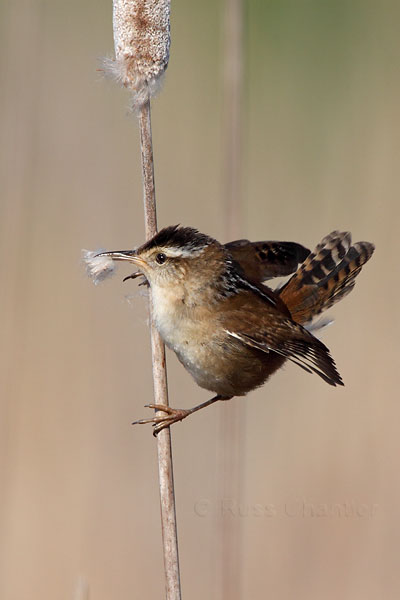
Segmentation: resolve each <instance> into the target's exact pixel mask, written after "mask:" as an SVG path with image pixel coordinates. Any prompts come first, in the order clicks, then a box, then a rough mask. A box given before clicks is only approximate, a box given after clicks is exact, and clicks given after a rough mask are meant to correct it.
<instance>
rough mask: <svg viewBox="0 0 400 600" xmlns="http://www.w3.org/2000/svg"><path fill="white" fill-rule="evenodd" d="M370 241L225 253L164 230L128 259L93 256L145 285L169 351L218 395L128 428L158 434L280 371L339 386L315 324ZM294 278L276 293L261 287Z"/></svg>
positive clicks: (256, 245)
mask: <svg viewBox="0 0 400 600" xmlns="http://www.w3.org/2000/svg"><path fill="white" fill-rule="evenodd" d="M374 249H375V247H374V245H373V244H371V243H370V242H357V243H354V244H352V239H351V234H350V233H349V232H339V231H333V232H332V233H330V234H329V235H327V236H325V237H324V238H323V239H322V241H321V242H320V243H319V244H318V245H317V246H316V248H315V250H314V251H313V252H310V250H309V249H308V248H306V247H304V246H302V245H301V244H297V243H295V242H279V241H261V242H250V241H249V240H236V241H233V242H229V243H227V244H221V243H220V242H218V241H217V240H216V239H214V238H212V237H210V236H208V235H206V234H203V233H200V232H199V231H198V230H197V229H194V228H192V227H183V226H179V225H174V226H169V227H165V228H163V229H161V230H160V231H159V232H158V233H157V234H156V235H155V236H154V237H153V238H151V239H150V240H148V241H146V242H145V243H144V244H143V245H141V246H140V247H138V248H136V249H133V250H118V251H110V252H101V253H99V254H98V255H97V256H98V257H107V259H112V260H113V261H127V262H130V263H133V264H134V265H135V268H136V271H135V272H133V273H132V274H131V275H129V276H128V277H125V280H128V279H136V278H137V277H142V278H143V279H142V283H144V284H146V285H148V286H150V288H151V296H152V304H153V319H154V322H155V325H156V327H157V329H158V331H159V333H160V335H161V338H162V339H163V341H164V342H165V344H166V345H167V346H168V347H169V348H170V349H171V350H173V351H174V352H175V354H176V356H177V357H178V359H179V361H180V362H181V363H182V365H183V366H184V367H185V368H186V369H187V371H188V372H189V373H190V374H191V375H192V377H193V378H194V380H195V381H196V383H197V384H198V385H199V386H200V387H202V388H205V389H206V390H208V391H210V392H213V394H215V395H214V396H213V397H212V398H211V399H210V400H207V401H206V402H203V403H201V404H199V405H197V406H194V407H193V408H190V409H177V408H172V407H170V406H166V405H164V404H148V405H146V406H147V407H150V408H154V409H156V410H157V411H162V412H163V413H164V414H160V412H157V413H156V416H154V417H152V418H148V419H140V420H138V421H135V422H134V424H147V423H150V424H152V425H153V428H154V429H153V433H154V435H157V434H158V433H159V432H160V431H161V430H162V429H164V428H165V427H168V426H170V425H172V424H173V423H175V422H177V421H182V420H183V419H185V418H186V417H187V416H189V415H190V414H193V413H194V412H196V411H198V410H200V409H203V408H205V407H206V406H209V405H211V404H213V403H215V402H217V401H220V400H230V399H231V398H233V397H234V396H245V395H246V394H248V393H249V392H251V391H252V390H254V389H256V388H258V387H260V386H261V385H263V384H264V383H265V382H266V381H267V380H268V379H269V377H270V376H271V375H272V374H273V373H275V372H276V371H278V370H279V369H280V368H281V367H282V366H283V364H284V363H285V362H287V361H291V362H292V363H294V364H296V365H297V366H299V367H301V368H302V369H303V370H305V371H307V372H309V373H316V374H317V375H319V376H320V377H321V378H322V379H323V380H324V381H325V382H327V383H328V384H330V385H332V386H341V385H343V380H342V378H341V376H340V374H339V372H338V370H337V368H336V365H335V362H334V360H333V358H332V356H331V354H330V351H329V349H328V348H327V347H326V346H325V345H324V344H323V343H322V342H321V341H320V340H319V339H318V338H317V337H316V336H315V335H314V333H313V331H314V329H313V326H312V323H313V320H314V319H315V317H317V316H318V315H319V314H320V313H322V312H323V311H325V310H326V309H328V308H330V307H331V306H333V305H334V304H335V303H336V302H338V301H339V300H341V299H342V298H344V297H345V296H346V295H347V294H348V293H349V292H351V290H352V289H353V287H354V283H355V278H356V277H357V275H358V274H359V273H360V271H361V268H362V266H363V265H364V264H365V263H366V262H367V261H368V260H369V259H370V258H371V256H372V254H373V252H374ZM288 275H290V277H289V279H288V280H287V282H286V283H285V284H283V285H281V286H280V287H277V288H276V289H272V288H271V287H269V286H267V285H266V284H265V281H268V280H269V279H272V278H274V277H279V276H288Z"/></svg>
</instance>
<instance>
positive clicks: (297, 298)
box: [279, 231, 375, 324]
mask: <svg viewBox="0 0 400 600" xmlns="http://www.w3.org/2000/svg"><path fill="white" fill-rule="evenodd" d="M374 250H375V247H374V245H373V244H370V243H369V242H357V243H356V244H353V245H351V234H350V233H348V232H345V233H341V232H338V231H333V232H332V233H330V234H329V235H327V236H326V237H324V239H323V240H322V241H321V243H319V244H318V246H317V247H316V248H315V250H314V252H312V253H311V254H309V256H308V257H307V258H306V259H305V261H304V262H303V263H302V264H301V265H300V267H299V268H298V270H297V271H296V273H295V274H294V275H293V276H292V277H291V278H290V279H289V281H288V282H287V283H286V285H285V286H284V287H283V288H281V290H280V292H279V293H280V296H281V298H282V300H283V301H284V302H285V304H286V306H287V307H288V309H289V311H290V314H291V316H292V319H293V320H294V321H296V322H297V323H300V324H306V323H309V322H311V321H312V319H313V318H314V317H316V316H317V315H319V314H320V313H321V312H322V311H324V310H326V309H327V308H330V307H331V306H333V304H335V302H338V301H339V300H341V299H342V298H344V297H345V296H347V294H348V293H349V292H351V290H352V289H353V287H354V283H355V281H354V280H355V278H356V277H357V275H358V274H359V272H360V271H361V268H362V266H363V265H364V264H365V263H366V262H367V260H369V259H370V258H371V256H372V253H373V252H374Z"/></svg>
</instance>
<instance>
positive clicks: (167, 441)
mask: <svg viewBox="0 0 400 600" xmlns="http://www.w3.org/2000/svg"><path fill="white" fill-rule="evenodd" d="M139 127H140V145H141V152H142V174H143V197H144V220H145V231H146V239H150V238H152V237H153V236H154V235H155V234H156V233H157V212H156V195H155V184H154V161H153V142H152V134H151V114H150V100H148V101H147V102H146V103H145V104H144V105H143V106H142V107H141V108H140V110H139ZM149 309H150V335H151V356H152V365H153V386H154V402H155V404H166V405H168V388H167V371H166V366H165V348H164V344H163V342H162V340H161V337H160V334H159V333H158V331H157V329H156V327H155V325H154V321H153V316H152V315H153V307H152V298H151V290H150V301H149ZM159 414H160V415H161V414H163V413H162V412H160V413H159ZM157 454H158V477H159V485H160V508H161V527H162V539H163V552H164V571H165V587H166V598H167V600H180V598H181V587H180V576H179V555H178V535H177V528H176V510H175V490H174V474H173V462H172V448H171V433H170V429H169V427H167V428H166V429H163V430H162V431H160V433H159V434H158V436H157Z"/></svg>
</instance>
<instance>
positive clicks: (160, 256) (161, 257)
mask: <svg viewBox="0 0 400 600" xmlns="http://www.w3.org/2000/svg"><path fill="white" fill-rule="evenodd" d="M166 260H167V257H166V256H165V254H164V253H163V252H159V253H158V254H157V256H156V261H157V262H158V264H159V265H163V264H164V263H165V261H166Z"/></svg>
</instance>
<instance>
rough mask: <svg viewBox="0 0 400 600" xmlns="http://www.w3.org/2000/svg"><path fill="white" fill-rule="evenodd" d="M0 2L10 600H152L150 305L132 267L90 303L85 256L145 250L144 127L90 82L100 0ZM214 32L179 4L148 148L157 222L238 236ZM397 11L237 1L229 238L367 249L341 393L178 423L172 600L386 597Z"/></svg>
mask: <svg viewBox="0 0 400 600" xmlns="http://www.w3.org/2000/svg"><path fill="white" fill-rule="evenodd" d="M0 7H1V8H0V20H1V24H0V28H1V30H0V50H1V51H0V65H1V82H2V84H1V95H0V102H1V111H0V119H1V140H0V148H1V167H0V169H1V204H0V211H1V212H0V245H1V251H0V264H1V288H0V290H1V312H0V319H1V321H0V322H1V337H0V340H1V343H0V377H1V390H2V391H1V420H0V477H1V479H0V490H1V493H0V532H1V533H0V598H1V599H2V600H28V599H29V600H39V599H40V600H47V599H50V598H57V599H58V600H67V599H73V600H88V599H89V598H90V599H96V600H106V599H107V600H109V599H110V598H112V599H113V600H125V599H128V598H149V599H153V598H162V597H163V596H164V582H163V565H162V551H161V534H160V519H159V497H158V480H157V462H156V444H155V441H154V439H153V437H152V435H151V431H150V428H147V427H142V428H140V427H138V428H132V426H131V421H132V420H134V419H137V418H140V417H144V416H146V409H144V408H143V405H144V404H146V403H148V402H149V401H151V399H152V379H151V365H150V348H149V336H148V329H147V309H146V300H145V299H144V298H143V297H142V293H141V292H140V291H139V290H142V289H143V288H138V287H137V284H136V283H135V282H134V281H128V282H127V283H124V284H123V283H122V277H123V276H125V275H127V274H129V273H130V270H129V267H126V268H120V269H119V270H118V272H117V275H116V276H115V277H114V278H113V279H112V280H109V281H107V282H105V283H104V284H103V285H101V286H98V287H95V286H93V285H92V283H91V282H90V281H89V280H88V279H87V277H86V275H85V273H84V271H83V269H82V267H81V264H80V252H81V248H89V249H95V248H98V247H105V248H108V249H119V248H129V247H133V246H135V245H137V244H139V243H141V242H142V241H143V235H144V234H143V213H142V183H141V172H140V154H139V136H138V127H137V122H136V118H135V117H134V116H132V115H130V114H129V110H128V105H129V98H128V95H127V93H126V92H125V91H124V90H121V89H118V87H117V86H115V85H114V84H112V83H110V82H107V81H105V80H104V79H103V78H102V76H101V73H99V72H98V71H96V69H98V68H99V62H98V59H99V57H102V56H105V55H112V54H113V40H112V23H111V17H112V4H111V1H107V2H106V1H103V0H101V1H100V0H96V1H94V0H87V1H86V2H78V1H77V0H70V2H61V1H60V0H52V1H51V2H50V1H47V0H20V1H19V2H11V1H10V0H8V1H7V0H3V1H2V2H1V5H0ZM223 15H224V10H223V4H222V2H216V1H215V0H203V1H202V2H187V1H183V0H174V1H173V2H172V20H171V26H172V47H171V59H170V66H169V68H168V72H167V76H166V79H165V84H164V88H163V91H162V92H161V94H160V95H159V96H158V97H157V98H156V99H155V101H154V103H153V133H154V151H155V168H156V187H157V198H158V216H159V225H160V226H164V225H168V224H175V223H181V224H185V225H192V226H195V227H197V228H199V229H200V230H201V231H204V232H206V233H208V234H211V235H213V236H215V237H216V238H218V239H220V240H221V241H227V240H226V220H227V215H226V207H225V206H224V203H223V201H222V197H223V188H224V177H223V165H224V135H225V134H224V126H223V123H224V115H225V108H226V107H225V100H224V96H223V85H222V81H223V77H222V71H223V47H224V43H223V34H222V32H223V22H222V21H223ZM399 18H400V5H399V3H398V2H394V1H393V2H392V1H390V0H383V1H382V2H379V3H377V2H375V1H374V0H331V1H326V2H321V1H320V0H299V1H298V2H292V1H289V0H249V1H248V2H246V3H245V25H244V28H245V39H244V88H243V118H244V125H243V146H242V192H243V194H242V197H243V202H242V212H241V217H240V222H239V229H240V232H239V235H240V237H248V238H250V239H253V240H260V239H282V240H294V241H298V242H301V243H303V244H305V245H307V246H308V247H313V246H314V245H315V244H316V243H317V242H318V241H319V240H320V239H321V238H322V237H323V236H324V235H325V234H327V233H328V232H330V231H331V230H333V229H345V230H347V229H349V230H351V231H352V233H353V238H354V239H355V240H359V239H361V240H364V239H365V240H369V241H372V242H374V243H375V244H376V246H377V250H376V253H375V255H374V257H373V259H372V260H371V262H370V263H368V264H367V265H366V267H365V269H364V271H363V273H362V274H361V276H360V277H359V279H358V280H357V285H356V289H355V290H354V292H353V293H352V294H351V296H350V297H349V298H346V299H345V300H344V301H343V303H341V304H340V305H337V306H335V307H334V309H333V310H331V312H330V314H331V315H332V316H334V318H335V325H334V326H333V327H330V328H329V329H328V330H327V331H326V333H325V334H324V336H323V341H324V342H325V343H327V344H328V346H329V347H330V349H331V351H332V354H333V356H334V358H335V360H336V362H337V365H338V368H339V371H340V372H341V374H342V376H343V379H344V381H345V384H346V387H344V388H343V389H338V388H336V389H335V388H331V387H329V386H327V385H326V384H325V383H324V382H323V381H322V380H321V379H320V378H318V377H316V376H311V375H308V374H306V373H304V372H303V371H301V370H300V369H298V368H296V367H295V366H293V365H287V366H286V367H285V368H284V369H282V370H281V371H280V372H279V373H277V374H276V375H275V376H274V377H273V378H272V379H271V381H270V382H269V383H268V384H267V385H266V386H264V387H263V388H262V389H260V390H258V391H257V392H254V393H251V394H250V395H249V396H248V397H246V398H245V399H243V398H242V399H234V400H232V401H230V403H227V406H226V407H222V406H214V407H211V408H209V409H207V410H205V411H202V412H200V413H199V414H197V415H196V416H193V417H192V418H190V419H188V420H187V421H185V422H184V423H182V424H177V425H175V426H174V428H173V451H174V469H175V480H176V498H177V516H178V527H179V546H180V554H181V575H182V589H183V597H184V598H191V599H192V600H198V599H202V598H210V599H212V600H220V599H223V600H225V599H226V598H228V597H229V598H233V599H236V598H241V599H254V600H259V599H264V598H266V597H271V598H274V599H276V600H291V599H293V598H297V599H299V600H300V599H301V600H306V599H307V600H311V599H313V600H314V599H315V600H317V599H318V600H319V599H321V598H323V599H324V600H330V599H332V600H334V599H335V600H336V599H337V598H341V599H343V600H347V599H348V600H357V599H360V600H361V599H362V600H376V599H377V598H385V599H391V598H397V597H399V594H400V578H399V573H400V569H399V561H398V544H399V528H400V518H399V510H398V507H399V503H400V486H399V476H398V471H399V468H398V456H399V450H400V443H399V435H398V423H399V418H400V409H399V402H398V397H397V395H396V394H397V393H396V389H397V385H398V383H397V379H398V377H397V375H398V373H397V371H398V369H399V352H398V339H399V334H400V331H399V319H398V314H397V303H398V297H399V293H400V287H399V277H398V268H397V267H396V266H395V261H394V257H395V254H396V253H397V251H398V250H397V243H398V235H399V225H400V222H399V215H400V212H399V206H398V201H399V191H400V186H399V150H400V137H399V125H400V117H399V102H400V97H399V91H400V81H399V59H400V42H399V35H398V23H399ZM168 377H169V384H170V401H171V404H172V405H173V406H178V407H179V406H182V407H189V406H192V405H195V404H197V403H199V402H202V401H204V400H206V399H207V398H208V395H207V393H206V392H205V391H204V390H201V389H200V388H198V387H197V386H196V385H195V384H194V382H193V381H192V380H191V378H190V376H189V375H188V374H187V373H186V372H185V371H184V369H183V368H182V367H181V365H179V363H178V362H177V360H176V358H175V357H174V356H173V355H171V354H170V353H169V354H168ZM228 404H229V405H228ZM235 407H236V408H235ZM238 407H240V408H239V409H238ZM229 409H231V410H232V411H235V410H237V409H238V410H239V413H238V414H240V415H241V419H240V436H238V437H237V440H238V441H237V443H236V444H234V445H233V446H234V447H233V448H232V451H233V453H234V456H235V462H234V465H233V467H232V469H231V470H232V472H233V473H234V475H233V477H234V478H235V483H234V485H233V486H232V490H233V492H229V491H228V493H227V492H226V489H228V490H229V482H228V488H224V487H223V486H222V487H221V480H222V479H223V478H224V476H225V473H224V467H223V461H221V456H223V455H224V450H223V449H221V421H222V420H223V418H224V416H223V415H224V414H226V411H229ZM225 437H226V436H225ZM225 451H226V448H225ZM221 464H222V466H221ZM231 466H232V465H231ZM224 528H225V530H229V531H230V532H231V537H232V540H233V541H232V544H231V545H229V544H228V546H229V548H228V551H229V553H230V556H229V557H228V558H226V560H225V557H224V552H227V548H226V543H225V550H224V544H223V543H222V542H221V532H222V531H223V530H224ZM225 539H227V538H225ZM229 590H230V591H229Z"/></svg>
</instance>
